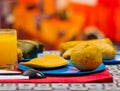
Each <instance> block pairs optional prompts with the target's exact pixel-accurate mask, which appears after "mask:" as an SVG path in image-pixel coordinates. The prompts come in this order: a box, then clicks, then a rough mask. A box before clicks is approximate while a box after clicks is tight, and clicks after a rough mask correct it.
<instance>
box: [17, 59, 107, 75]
mask: <svg viewBox="0 0 120 91" xmlns="http://www.w3.org/2000/svg"><path fill="white" fill-rule="evenodd" d="M68 61H69V64H68V65H67V66H64V67H59V68H54V69H37V70H39V71H41V72H43V73H44V74H46V75H86V74H91V73H96V72H100V71H103V70H104V69H105V65H104V64H101V65H100V66H99V67H98V68H96V69H95V70H91V71H80V70H78V69H77V68H75V67H74V66H73V65H72V63H71V62H70V60H68ZM18 68H19V69H20V70H22V71H25V70H27V69H29V68H31V67H29V66H25V65H22V64H18Z"/></svg>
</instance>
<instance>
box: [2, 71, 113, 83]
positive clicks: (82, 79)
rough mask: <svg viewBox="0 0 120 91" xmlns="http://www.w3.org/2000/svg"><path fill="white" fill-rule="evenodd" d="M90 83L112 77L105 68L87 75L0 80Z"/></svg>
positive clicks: (12, 81)
mask: <svg viewBox="0 0 120 91" xmlns="http://www.w3.org/2000/svg"><path fill="white" fill-rule="evenodd" d="M52 82H55V83H88V82H89V83H90V82H113V77H112V76H111V75H110V73H109V72H108V71H107V70H106V69H105V70H104V71H101V72H98V73H93V74H89V75H82V76H78V75H76V76H75V75H71V76H46V78H39V79H24V80H21V79H17V80H16V79H15V80H14V79H13V80H0V83H52Z"/></svg>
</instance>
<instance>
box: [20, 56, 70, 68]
mask: <svg viewBox="0 0 120 91" xmlns="http://www.w3.org/2000/svg"><path fill="white" fill-rule="evenodd" d="M20 64H23V65H27V66H31V67H35V68H56V67H61V66H66V65H67V64H68V61H67V60H66V59H64V58H62V57H60V56H58V55H55V54H45V55H44V56H42V57H39V58H34V59H32V60H30V61H28V62H21V63H20Z"/></svg>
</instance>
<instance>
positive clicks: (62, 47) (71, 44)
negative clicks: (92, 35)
mask: <svg viewBox="0 0 120 91" xmlns="http://www.w3.org/2000/svg"><path fill="white" fill-rule="evenodd" d="M81 42H90V43H91V42H92V43H98V42H105V43H108V44H110V45H111V46H113V44H112V41H111V40H110V39H109V38H103V39H93V40H84V41H68V42H64V43H61V45H60V51H61V54H63V53H64V52H65V51H66V50H68V49H69V48H72V47H74V46H76V45H77V44H79V43H81Z"/></svg>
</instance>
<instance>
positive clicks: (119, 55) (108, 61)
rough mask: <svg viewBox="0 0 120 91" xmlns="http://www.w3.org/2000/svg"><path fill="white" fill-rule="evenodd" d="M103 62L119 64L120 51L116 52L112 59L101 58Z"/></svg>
mask: <svg viewBox="0 0 120 91" xmlns="http://www.w3.org/2000/svg"><path fill="white" fill-rule="evenodd" d="M103 63H104V64H120V53H116V56H115V58H114V59H111V60H103Z"/></svg>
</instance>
